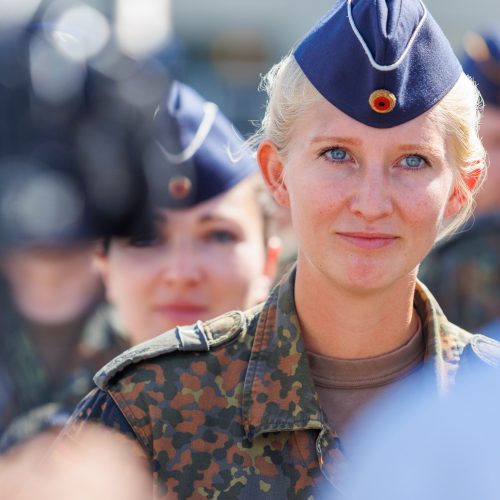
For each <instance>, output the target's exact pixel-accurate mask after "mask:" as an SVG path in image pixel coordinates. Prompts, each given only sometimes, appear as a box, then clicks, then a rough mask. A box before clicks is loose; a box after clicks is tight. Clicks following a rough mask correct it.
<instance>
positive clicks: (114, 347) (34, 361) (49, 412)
mask: <svg viewBox="0 0 500 500" xmlns="http://www.w3.org/2000/svg"><path fill="white" fill-rule="evenodd" d="M108 318H109V314H108V309H107V308H106V307H105V306H102V307H98V308H97V309H96V310H94V311H93V313H92V314H91V315H90V316H89V318H88V319H87V320H86V321H85V322H84V327H83V330H82V334H81V337H80V341H79V343H78V345H77V346H75V349H74V351H73V352H72V353H71V356H70V359H68V364H67V366H68V370H67V372H66V373H65V376H64V379H63V380H60V381H58V383H57V384H56V385H53V384H50V383H49V381H48V377H47V375H46V371H45V367H44V366H43V364H42V363H41V361H40V359H39V358H38V356H37V354H36V351H35V349H34V347H33V345H32V344H31V342H30V338H29V336H28V334H27V333H26V332H25V331H24V330H23V328H22V327H21V324H20V321H19V318H17V316H16V315H15V314H13V313H12V314H10V315H4V317H3V318H2V331H1V333H0V373H1V372H3V376H2V378H1V381H0V398H1V399H2V401H1V403H2V411H1V412H0V437H2V440H1V445H0V452H1V451H4V450H5V449H6V448H8V447H10V446H11V445H12V444H13V443H17V442H19V441H22V440H24V439H25V438H27V437H30V436H32V435H34V434H35V433H36V432H37V431H40V430H43V429H44V428H45V427H50V426H51V425H52V424H51V423H52V422H55V421H56V420H55V419H57V421H58V422H59V423H60V421H61V416H62V415H63V414H65V415H66V416H69V415H70V414H71V413H72V411H73V409H74V408H75V406H76V405H77V403H78V402H79V401H80V400H81V398H82V397H83V396H84V395H85V394H87V393H88V392H89V391H90V390H91V389H92V387H94V384H93V381H92V377H93V375H94V373H95V372H96V370H97V369H98V368H99V367H101V366H102V365H103V364H104V363H106V362H108V361H109V360H110V359H112V358H113V357H114V356H116V355H117V354H119V353H120V352H122V351H124V350H125V349H126V348H127V347H128V344H127V342H126V341H125V339H124V337H123V336H121V335H119V334H118V333H117V332H116V331H115V330H114V329H113V328H112V327H111V325H110V323H109V321H108Z"/></svg>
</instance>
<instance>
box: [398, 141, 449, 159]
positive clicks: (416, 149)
mask: <svg viewBox="0 0 500 500" xmlns="http://www.w3.org/2000/svg"><path fill="white" fill-rule="evenodd" d="M398 149H399V150H400V151H402V152H404V153H424V154H427V155H429V156H434V157H442V156H445V150H444V148H439V147H435V146H432V145H431V144H429V143H428V142H425V143H416V144H400V145H399V146H398Z"/></svg>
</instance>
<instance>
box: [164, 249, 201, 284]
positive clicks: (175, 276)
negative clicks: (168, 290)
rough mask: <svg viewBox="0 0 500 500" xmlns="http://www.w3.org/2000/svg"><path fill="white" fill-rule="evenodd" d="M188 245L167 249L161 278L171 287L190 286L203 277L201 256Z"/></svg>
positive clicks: (197, 250)
mask: <svg viewBox="0 0 500 500" xmlns="http://www.w3.org/2000/svg"><path fill="white" fill-rule="evenodd" d="M199 252H200V250H199V249H196V248H194V247H193V245H190V244H182V243H181V244H174V245H171V246H170V248H168V249H167V251H166V253H165V256H164V261H163V265H162V278H163V280H164V281H165V282H167V283H168V284H170V285H171V286H192V285H194V284H197V283H199V282H200V281H201V279H202V277H203V270H202V267H203V265H202V262H203V258H202V257H203V256H202V255H199Z"/></svg>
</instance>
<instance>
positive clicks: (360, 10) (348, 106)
mask: <svg viewBox="0 0 500 500" xmlns="http://www.w3.org/2000/svg"><path fill="white" fill-rule="evenodd" d="M294 56H295V59H296V61H297V63H298V64H299V66H300V67H301V69H302V71H303V72H304V74H305V75H306V77H307V78H308V79H309V81H310V82H311V83H312V84H313V86H314V87H315V88H316V89H317V90H318V91H319V92H320V93H321V94H322V95H323V97H325V98H326V99H327V100H328V101H330V102H331V103H332V104H333V105H334V106H335V107H337V108H338V109H340V110H341V111H343V112H344V113H346V114H347V115H349V116H351V117H352V118H354V119H356V120H358V121H360V122H362V123H364V124H366V125H369V126H371V127H377V128H389V127H394V126H396V125H399V124H401V123H404V122H407V121H409V120H412V119H413V118H416V117H417V116H419V115H421V114H422V113H424V112H426V111H427V110H429V109H430V108H431V107H432V106H433V105H434V104H436V103H437V102H438V101H439V100H441V98H443V97H444V96H445V95H446V94H447V93H448V92H449V91H450V90H451V88H452V87H453V85H454V84H455V83H456V81H457V80H458V78H459V76H460V74H461V73H462V68H461V66H460V63H459V61H458V59H457V57H456V56H455V54H454V52H453V50H452V48H451V46H450V44H449V42H448V40H447V38H446V37H445V35H444V34H443V32H442V31H441V28H440V27H439V26H438V24H437V23H436V21H435V20H434V19H433V18H432V16H431V15H430V13H429V12H428V10H427V8H426V7H425V5H424V4H423V3H422V2H421V1H420V0H342V1H341V2H339V4H338V5H336V6H335V7H334V8H333V9H331V10H330V11H329V12H328V13H327V14H326V15H325V16H324V17H323V18H322V19H321V20H320V21H319V22H318V24H317V25H316V26H315V27H314V28H313V29H312V31H311V32H310V33H309V34H308V35H307V36H306V37H305V38H304V39H303V40H302V42H300V44H299V45H298V46H297V48H296V49H295V51H294Z"/></svg>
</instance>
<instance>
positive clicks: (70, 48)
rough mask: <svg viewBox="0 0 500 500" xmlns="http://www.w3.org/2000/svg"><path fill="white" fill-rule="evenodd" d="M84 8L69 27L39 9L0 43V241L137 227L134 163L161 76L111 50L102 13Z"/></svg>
mask: <svg viewBox="0 0 500 500" xmlns="http://www.w3.org/2000/svg"><path fill="white" fill-rule="evenodd" d="M71 8H73V10H74V9H75V6H74V5H73V4H71V3H69V4H68V9H67V10H68V12H69V14H71V12H72V11H71ZM86 9H87V10H84V11H83V14H82V13H81V12H80V18H78V16H77V17H76V18H74V19H73V18H71V19H70V20H69V21H68V15H69V14H68V12H64V11H57V12H55V11H54V10H53V9H52V10H50V9H48V10H47V11H46V12H44V13H43V15H41V14H39V15H38V16H37V19H36V20H32V21H31V22H30V23H29V24H28V26H27V27H25V28H24V29H18V30H14V31H12V33H11V35H10V36H4V37H2V39H1V44H0V186H1V189H0V237H1V241H2V242H3V243H4V244H18V243H25V242H29V241H31V240H36V241H37V242H47V243H54V242H61V241H62V242H64V241H66V240H69V241H74V240H75V239H88V238H92V237H96V236H106V235H110V234H113V235H116V234H118V235H119V234H126V233H128V232H130V228H131V227H133V226H134V225H141V224H144V223H145V222H147V221H144V220H143V219H142V218H143V216H144V213H143V212H142V211H141V210H142V209H143V208H144V206H145V204H146V196H147V195H146V193H145V185H144V179H143V178H142V174H141V168H140V166H141V164H142V162H143V160H144V158H143V155H144V151H145V150H146V149H147V147H148V130H149V127H150V122H151V119H152V115H153V111H154V109H155V107H156V106H157V104H158V103H159V102H161V100H162V98H163V96H164V95H165V93H166V89H167V87H168V81H169V76H168V72H167V69H166V68H165V66H164V65H163V64H162V63H161V62H159V60H158V59H157V58H156V59H155V58H152V57H149V58H144V59H131V58H130V57H128V56H126V55H124V54H123V53H121V52H120V50H119V48H118V47H117V46H115V45H114V44H113V41H112V40H113V39H112V38H111V37H110V36H109V34H108V35H107V36H106V34H107V33H108V31H109V30H111V26H110V22H109V20H108V19H107V18H106V16H105V15H104V14H103V13H101V12H99V11H98V10H97V9H95V8H93V7H92V8H91V7H90V6H87V7H86ZM38 18H39V19H38ZM89 19H90V20H91V21H92V20H93V22H94V24H93V25H92V27H93V30H94V32H93V38H91V37H89V34H88V33H86V32H85V30H86V29H87V28H88V26H86V25H85V23H89V22H90V21H89ZM70 21H71V22H70ZM101 39H102V40H101ZM96 40H97V41H96ZM99 40H101V42H100V44H99V43H98V41H99Z"/></svg>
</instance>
